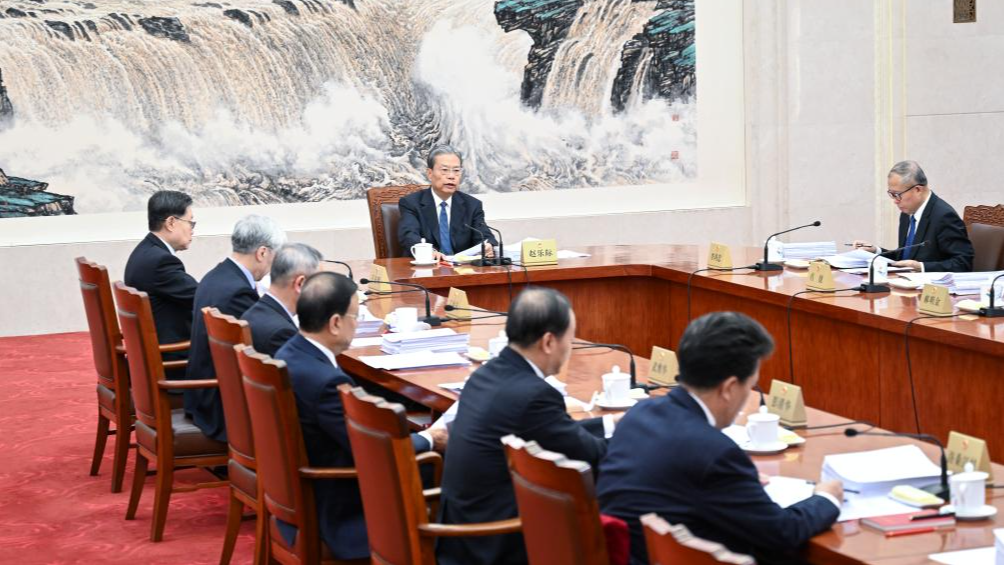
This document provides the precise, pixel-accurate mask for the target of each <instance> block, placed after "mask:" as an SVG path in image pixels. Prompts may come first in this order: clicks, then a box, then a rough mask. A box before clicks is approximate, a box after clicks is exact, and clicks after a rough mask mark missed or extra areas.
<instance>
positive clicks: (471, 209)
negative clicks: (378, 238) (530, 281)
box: [398, 145, 498, 260]
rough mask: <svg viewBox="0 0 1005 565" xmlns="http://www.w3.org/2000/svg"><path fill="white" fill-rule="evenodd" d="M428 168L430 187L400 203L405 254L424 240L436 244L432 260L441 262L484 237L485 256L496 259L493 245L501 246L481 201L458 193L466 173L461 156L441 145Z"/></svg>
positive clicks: (433, 153) (399, 236)
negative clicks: (442, 259) (486, 222)
mask: <svg viewBox="0 0 1005 565" xmlns="http://www.w3.org/2000/svg"><path fill="white" fill-rule="evenodd" d="M426 165H427V166H428V168H427V169H426V176H427V177H429V184H430V185H431V186H430V188H428V189H426V190H420V191H418V192H415V193H412V194H409V195H408V196H406V197H404V198H402V199H401V200H399V201H398V209H399V210H400V212H401V220H400V221H399V223H398V242H399V243H400V244H401V251H402V253H404V254H405V256H408V255H409V250H410V249H411V248H412V246H413V245H415V244H416V243H419V242H420V241H422V240H423V239H424V240H426V243H431V244H433V249H434V250H435V251H434V253H433V258H434V259H436V260H439V259H441V258H442V257H443V256H444V255H453V254H455V253H458V252H461V251H464V250H466V249H469V248H471V247H474V246H475V245H477V244H478V242H480V241H483V237H484V238H485V239H486V240H487V241H485V242H484V245H485V256H486V257H494V256H495V251H494V250H493V247H492V246H493V245H498V243H497V242H496V240H495V237H494V236H493V235H492V232H491V231H489V227H488V225H486V224H485V212H484V211H483V210H482V203H481V201H480V200H478V199H477V198H475V197H473V196H470V195H468V194H465V193H463V192H458V191H457V187H458V186H460V184H461V175H462V173H463V171H462V170H461V154H460V153H459V152H458V151H457V150H455V149H453V148H452V147H449V146H446V145H441V146H439V147H435V148H434V149H433V150H432V151H430V152H429V157H428V158H427V159H426ZM468 226H471V227H468ZM472 228H474V229H472Z"/></svg>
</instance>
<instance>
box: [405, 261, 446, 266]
mask: <svg viewBox="0 0 1005 565" xmlns="http://www.w3.org/2000/svg"><path fill="white" fill-rule="evenodd" d="M409 262H410V263H411V264H413V265H415V266H416V267H432V266H433V265H437V264H439V261H423V262H419V261H409Z"/></svg>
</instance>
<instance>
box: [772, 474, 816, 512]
mask: <svg viewBox="0 0 1005 565" xmlns="http://www.w3.org/2000/svg"><path fill="white" fill-rule="evenodd" d="M814 488H815V486H814V484H813V483H811V482H810V481H807V480H804V479H796V478H793V477H771V482H769V483H768V484H766V485H764V492H766V493H768V496H769V497H771V500H772V501H774V503H775V504H777V505H779V506H781V507H782V508H788V507H789V506H792V505H793V504H795V503H797V502H802V501H804V500H806V499H807V498H809V497H811V496H813V489H814Z"/></svg>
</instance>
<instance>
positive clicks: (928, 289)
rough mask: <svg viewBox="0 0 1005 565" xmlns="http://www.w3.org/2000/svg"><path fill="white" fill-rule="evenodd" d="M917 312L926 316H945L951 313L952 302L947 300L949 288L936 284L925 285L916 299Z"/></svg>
mask: <svg viewBox="0 0 1005 565" xmlns="http://www.w3.org/2000/svg"><path fill="white" fill-rule="evenodd" d="M918 310H920V311H922V312H924V313H926V314H935V315H946V314H952V313H953V301H952V300H950V299H949V288H948V287H944V286H941V285H937V284H926V285H925V288H924V289H922V291H921V296H919V297H918Z"/></svg>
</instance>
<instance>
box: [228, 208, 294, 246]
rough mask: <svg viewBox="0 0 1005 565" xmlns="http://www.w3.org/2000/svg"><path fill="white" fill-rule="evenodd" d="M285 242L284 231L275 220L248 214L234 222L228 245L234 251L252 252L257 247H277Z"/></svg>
mask: <svg viewBox="0 0 1005 565" xmlns="http://www.w3.org/2000/svg"><path fill="white" fill-rule="evenodd" d="M284 243H286V233H284V232H283V230H282V228H280V227H279V224H277V223H276V221H275V220H273V219H272V218H269V217H267V216H259V215H257V214H249V215H247V216H245V217H243V218H241V219H240V220H238V221H237V223H236V224H234V233H233V234H231V236H230V246H231V248H232V249H233V250H234V253H242V254H249V253H254V252H255V250H256V249H258V248H259V247H268V248H269V249H272V250H276V249H279V248H280V247H281V246H282V245H283V244H284Z"/></svg>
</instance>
